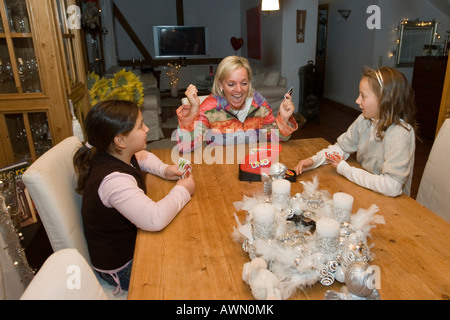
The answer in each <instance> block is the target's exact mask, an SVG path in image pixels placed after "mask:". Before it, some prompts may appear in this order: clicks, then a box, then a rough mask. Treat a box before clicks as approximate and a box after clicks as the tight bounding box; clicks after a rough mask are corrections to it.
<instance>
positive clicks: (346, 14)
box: [338, 9, 352, 21]
mask: <svg viewBox="0 0 450 320" xmlns="http://www.w3.org/2000/svg"><path fill="white" fill-rule="evenodd" d="M338 11H339V13H340V14H341V16H342V18H344V19H345V21H347V19H348V17H350V13H351V12H352V10H342V9H338Z"/></svg>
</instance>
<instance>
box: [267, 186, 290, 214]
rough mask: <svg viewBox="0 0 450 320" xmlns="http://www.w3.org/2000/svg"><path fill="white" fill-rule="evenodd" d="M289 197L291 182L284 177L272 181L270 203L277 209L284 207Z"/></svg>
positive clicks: (287, 204)
mask: <svg viewBox="0 0 450 320" xmlns="http://www.w3.org/2000/svg"><path fill="white" fill-rule="evenodd" d="M290 199H291V183H290V182H289V181H288V180H285V179H276V180H274V181H272V204H273V206H274V207H275V209H277V210H283V209H286V208H287V207H288V206H289V201H290Z"/></svg>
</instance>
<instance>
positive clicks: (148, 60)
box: [113, 0, 222, 68]
mask: <svg viewBox="0 0 450 320" xmlns="http://www.w3.org/2000/svg"><path fill="white" fill-rule="evenodd" d="M113 15H114V17H115V18H116V19H117V21H119V23H120V24H121V25H122V27H123V28H124V29H125V32H126V33H127V34H128V36H129V37H130V39H131V41H133V43H134V44H135V45H136V47H137V48H138V50H139V52H140V53H141V54H142V55H143V56H144V61H132V60H119V61H118V62H119V65H120V66H121V67H143V66H150V67H152V68H154V67H159V66H166V65H167V64H168V63H172V64H174V63H178V64H179V65H181V66H187V65H205V64H219V63H220V61H221V60H222V58H198V59H187V58H178V59H153V57H152V55H151V54H150V53H149V52H148V51H147V48H145V46H144V44H143V43H142V41H141V40H140V39H139V37H138V36H137V34H136V33H135V32H134V30H133V28H132V27H131V26H130V24H129V23H128V21H127V19H126V18H125V17H124V16H123V14H122V12H120V10H119V8H118V7H117V6H116V5H115V4H114V3H113ZM183 15H184V14H183V0H177V23H178V25H184V19H183Z"/></svg>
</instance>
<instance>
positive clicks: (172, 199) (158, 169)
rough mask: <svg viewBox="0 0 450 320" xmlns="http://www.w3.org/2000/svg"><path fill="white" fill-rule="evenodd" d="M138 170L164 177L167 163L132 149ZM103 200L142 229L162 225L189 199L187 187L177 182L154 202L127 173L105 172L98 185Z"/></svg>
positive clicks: (150, 228) (171, 218) (154, 156)
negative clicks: (107, 173)
mask: <svg viewBox="0 0 450 320" xmlns="http://www.w3.org/2000/svg"><path fill="white" fill-rule="evenodd" d="M136 159H137V160H138V163H139V166H140V167H141V170H142V171H144V172H148V173H151V174H154V175H157V176H159V177H162V178H165V174H164V171H165V170H166V168H167V167H168V166H169V165H168V164H165V163H164V162H162V161H161V160H160V159H159V158H158V157H157V156H156V155H154V154H153V153H150V152H148V151H140V152H138V153H136ZM98 195H99V197H100V199H101V201H102V202H103V204H104V205H105V206H106V207H108V208H112V207H114V208H115V209H116V210H118V211H119V212H120V213H121V214H122V215H124V216H125V217H126V218H127V219H128V220H129V221H131V222H132V223H133V224H135V225H136V226H137V227H138V228H140V229H142V230H146V231H159V230H162V229H164V228H165V227H166V226H167V225H168V224H169V223H170V222H171V221H172V220H173V218H175V216H176V215H177V214H178V212H179V211H180V210H181V209H182V208H183V207H184V206H185V205H186V203H188V202H189V200H190V199H191V195H190V193H189V191H188V190H187V189H186V188H185V187H183V186H180V185H175V186H174V187H173V188H172V190H170V192H169V193H168V194H167V195H166V196H165V197H164V198H163V199H161V200H160V201H158V202H155V201H153V200H152V199H151V198H149V197H148V196H147V195H146V194H145V193H144V192H143V191H142V189H140V188H139V187H138V185H137V183H136V180H135V179H134V178H133V177H132V176H131V175H129V174H124V173H120V172H113V173H111V174H109V175H107V176H106V177H105V178H104V179H103V181H102V183H101V184H100V187H99V189H98Z"/></svg>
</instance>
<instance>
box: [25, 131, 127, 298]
mask: <svg viewBox="0 0 450 320" xmlns="http://www.w3.org/2000/svg"><path fill="white" fill-rule="evenodd" d="M81 145H82V144H81V141H80V139H79V138H78V137H76V136H71V137H68V138H66V139H64V140H63V141H61V142H60V143H58V144H57V145H56V146H54V147H53V148H51V149H50V150H48V151H47V152H46V153H44V154H43V155H42V156H41V157H40V158H38V159H37V160H36V161H35V162H34V163H32V165H31V166H30V167H29V168H28V169H27V170H26V171H25V173H24V174H23V175H22V180H23V182H24V183H25V185H26V187H27V189H28V191H29V193H30V196H31V199H32V200H33V202H34V204H35V206H36V209H37V212H38V213H39V217H40V218H41V220H42V224H43V225H44V229H45V231H46V233H47V236H48V239H49V241H50V244H51V246H52V248H53V251H55V252H56V251H59V250H62V249H67V248H75V249H77V250H78V252H79V253H80V254H81V255H82V256H83V257H84V259H86V261H87V262H88V263H89V264H90V265H91V260H90V257H89V251H88V248H87V242H86V238H85V237H84V231H83V223H82V218H81V195H80V194H78V193H77V192H76V191H75V187H76V175H75V169H74V167H73V155H74V154H75V152H76V151H77V150H78V149H79V148H80V147H81ZM98 279H99V281H100V284H101V285H102V287H103V288H104V290H105V293H106V294H107V296H108V298H114V299H126V296H127V295H126V294H123V295H121V294H118V295H117V296H114V295H113V294H112V292H113V290H114V289H115V288H114V287H113V286H111V285H109V284H107V283H106V282H105V281H104V280H103V279H101V278H99V277H98ZM124 292H126V291H124Z"/></svg>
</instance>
